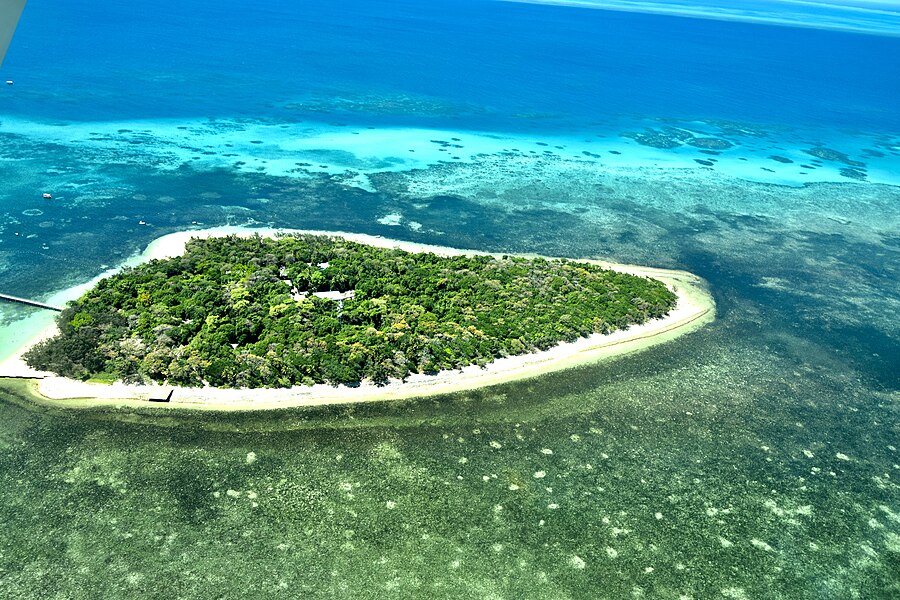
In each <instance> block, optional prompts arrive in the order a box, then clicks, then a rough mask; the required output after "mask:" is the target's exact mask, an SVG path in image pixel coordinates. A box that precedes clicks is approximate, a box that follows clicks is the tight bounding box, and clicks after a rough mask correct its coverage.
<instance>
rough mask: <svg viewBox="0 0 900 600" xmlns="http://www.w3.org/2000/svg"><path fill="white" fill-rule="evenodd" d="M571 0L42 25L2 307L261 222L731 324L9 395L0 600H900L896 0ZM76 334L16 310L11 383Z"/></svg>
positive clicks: (50, 3) (179, 7)
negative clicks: (651, 269)
mask: <svg viewBox="0 0 900 600" xmlns="http://www.w3.org/2000/svg"><path fill="white" fill-rule="evenodd" d="M583 3H584V4H587V5H591V7H579V6H574V5H573V4H577V3H572V2H567V1H566V0H559V2H557V3H549V2H548V3H541V2H501V1H492V0H419V1H414V0H393V1H387V0H368V1H365V2H364V1H360V0H344V1H341V2H336V1H324V0H308V1H301V2H286V1H274V0H258V1H256V2H238V1H236V0H216V1H213V0H180V1H178V2H175V1H174V0H156V1H152V2H151V1H149V0H133V1H130V2H112V1H109V0H90V1H89V0H70V1H66V2H63V1H61V0H44V1H40V0H32V1H31V2H29V3H28V5H27V6H26V8H25V11H24V13H23V16H22V19H21V22H20V24H19V28H18V31H17V33H16V35H15V38H14V39H13V42H12V44H11V46H10V49H9V51H8V54H7V56H6V59H5V61H4V63H3V64H2V67H0V82H2V81H10V82H11V83H10V84H0V293H5V294H15V295H17V296H26V297H32V298H37V299H42V300H45V301H48V302H50V303H57V304H62V303H64V302H65V301H67V300H68V299H71V298H72V296H73V294H74V295H77V293H78V292H77V291H74V292H73V291H71V290H70V289H69V288H71V287H72V286H77V285H79V284H86V283H87V282H88V281H89V280H91V279H92V278H94V277H98V276H100V275H102V274H103V273H105V272H108V270H110V269H115V268H118V267H119V266H120V265H122V264H123V263H124V262H125V261H126V260H129V259H130V260H131V261H132V262H134V261H137V260H138V255H139V254H140V253H141V252H142V251H143V250H144V249H145V248H146V247H147V245H148V244H149V243H150V242H152V241H153V240H155V239H157V238H159V237H160V236H163V235H165V234H169V233H173V232H177V231H184V230H195V229H204V228H208V227H217V226H231V227H251V228H253V227H260V226H266V227H277V228H299V229H315V230H324V231H344V232H353V233H365V234H373V235H380V236H384V237H385V238H390V239H402V240H405V241H412V242H421V243H428V244H437V245H441V246H451V247H457V248H470V249H476V250H483V251H492V252H503V253H506V252H510V253H512V252H519V253H537V254H542V255H547V256H565V257H571V258H585V257H591V258H605V259H610V260H613V261H615V262H621V263H631V264H641V265H652V266H659V267H664V268H675V269H683V270H687V271H690V272H692V273H694V274H696V275H698V276H700V277H702V278H703V279H704V280H705V282H706V284H707V285H708V287H709V290H710V291H711V293H712V294H713V296H714V297H715V300H716V304H717V308H716V319H715V321H714V322H712V323H710V324H708V325H705V326H704V327H703V328H702V329H700V330H698V331H696V332H694V333H691V334H688V335H685V336H682V337H679V338H677V339H675V340H673V341H670V342H667V343H664V344H660V345H657V346H654V347H652V348H650V349H648V350H645V351H642V352H639V353H635V354H630V355H627V356H623V357H620V358H618V359H615V360H609V361H605V362H600V363H598V364H594V365H589V366H585V367H581V368H577V369H570V370H566V371H560V372H557V373H553V374H549V375H545V376H541V377H537V378H533V379H528V380H524V381H518V382H512V383H508V384H503V385H496V386H492V387H488V388H484V389H480V390H474V391H471V392H463V393H458V394H452V395H448V396H445V397H437V398H429V399H414V400H409V401H389V402H383V403H369V404H358V405H345V406H334V407H310V408H302V409H301V408H298V409H290V410H288V409H285V410H279V411H271V412H260V411H256V412H243V413H241V412H236V413H215V412H207V413H203V414H194V413H190V412H186V411H182V412H177V411H176V412H175V413H171V414H170V413H167V412H160V411H153V410H146V411H144V410H140V409H124V408H119V407H117V406H116V404H115V403H111V404H109V405H105V406H100V407H97V408H92V409H73V408H71V407H64V408H62V407H58V406H57V407H48V406H45V405H42V404H38V403H35V402H34V401H33V398H32V397H31V396H29V393H28V387H27V385H28V384H29V382H27V381H22V380H13V379H8V378H4V377H0V598H16V599H20V598H21V599H27V598H39V599H42V600H43V599H45V598H127V599H129V600H131V599H135V598H165V599H169V598H227V599H231V598H235V599H238V598H240V599H243V598H285V599H295V598H379V599H380V598H404V599H406V598H459V599H465V600H469V599H471V598H486V599H487V598H491V599H499V598H535V599H544V598H547V599H582V598H584V599H591V600H594V599H610V600H618V599H621V598H628V597H631V598H648V599H657V598H661V599H673V600H674V599H678V600H682V599H685V598H691V599H695V600H700V599H707V598H727V599H736V600H741V599H750V598H752V599H770V598H771V599H792V600H793V599H809V600H821V599H841V600H843V599H852V598H859V599H865V600H870V599H876V600H880V599H884V600H888V599H891V600H893V599H896V598H900V450H898V448H900V318H898V317H900V284H898V282H900V8H898V4H897V3H896V2H884V1H878V0H845V1H838V0H820V1H819V2H808V3H807V2H789V1H787V0H759V1H752V0H732V1H728V0H697V1H696V2H685V3H679V2H677V1H676V0H659V1H657V2H645V1H641V0H635V1H633V2H632V1H628V0H608V1H607V0H584V2H583ZM598 7H599V8H598ZM602 7H607V8H609V7H615V8H619V9H623V10H607V9H604V8H602ZM660 13H663V14H660ZM688 14H690V16H687V15H688ZM44 194H46V195H48V196H50V198H47V197H45V196H44ZM61 290H62V291H61ZM67 290H68V291H67ZM53 314H55V313H53ZM53 314H51V313H49V312H46V311H38V310H36V309H26V308H23V307H21V306H17V305H13V304H8V303H4V304H0V375H2V373H3V372H4V371H3V369H4V368H6V367H5V366H4V364H3V359H5V358H6V357H7V356H9V355H11V354H13V353H14V351H16V350H17V349H19V348H20V347H22V346H23V345H24V344H25V342H27V341H28V340H29V339H31V338H32V337H33V336H34V335H35V334H36V333H37V332H39V331H40V330H42V329H43V328H45V327H46V326H47V325H48V324H51V323H52V318H53ZM123 346H124V344H123ZM123 351H125V350H123Z"/></svg>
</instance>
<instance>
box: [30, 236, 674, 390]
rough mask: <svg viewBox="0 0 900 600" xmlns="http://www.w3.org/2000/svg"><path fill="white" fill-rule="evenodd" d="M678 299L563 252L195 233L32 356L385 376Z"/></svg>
mask: <svg viewBox="0 0 900 600" xmlns="http://www.w3.org/2000/svg"><path fill="white" fill-rule="evenodd" d="M329 292H330V294H329ZM675 301H676V295H675V294H674V293H673V292H671V291H670V290H668V289H667V288H666V286H665V285H664V284H663V283H661V282H659V281H656V280H653V279H649V278H644V277H637V276H634V275H629V274H625V273H620V272H617V271H611V270H607V269H603V268H601V267H599V266H596V265H591V264H587V263H578V262H570V261H567V260H548V259H543V258H531V259H526V258H522V257H507V256H504V257H502V258H495V257H492V256H488V255H477V256H453V257H441V256H437V255H435V254H432V253H409V252H405V251H402V250H398V249H385V248H376V247H373V246H368V245H364V244H359V243H356V242H351V241H347V240H344V239H342V238H336V237H327V236H315V235H292V236H284V237H280V238H277V239H270V238H263V237H259V236H255V237H252V238H241V237H237V236H228V237H220V238H208V239H194V240H191V241H190V242H189V243H188V245H187V247H186V251H185V254H184V255H183V256H180V257H176V258H171V259H166V260H153V261H151V262H149V263H146V264H144V265H141V266H139V267H136V268H134V269H128V270H125V271H123V272H121V273H119V274H117V275H114V276H112V277H110V278H108V279H105V280H102V281H101V282H99V283H98V284H97V285H96V286H95V287H94V288H93V289H92V290H90V291H88V292H87V293H86V294H85V295H84V296H82V297H81V298H80V299H79V300H77V301H75V302H73V303H71V304H70V306H69V307H67V308H66V310H65V311H63V313H61V315H60V317H59V321H58V324H59V329H60V334H59V335H57V336H56V337H54V338H52V339H50V340H47V341H45V342H42V343H41V344H39V345H37V346H35V347H34V348H33V349H32V350H31V351H30V352H29V353H28V354H27V355H26V359H27V360H28V362H29V363H30V364H31V365H32V366H34V367H37V368H40V369H44V370H50V371H54V372H56V373H59V374H61V375H64V376H69V377H77V378H82V379H87V378H91V377H94V378H104V379H122V380H124V381H131V382H135V381H148V380H154V381H168V382H169V383H173V384H179V385H188V386H191V385H203V384H209V385H213V386H218V387H236V386H239V387H289V386H292V385H297V384H314V383H358V382H360V381H362V380H372V381H375V382H384V381H386V380H387V379H388V378H390V377H396V378H400V379H404V378H406V377H407V376H408V375H409V374H410V373H433V372H437V371H440V370H445V369H456V368H460V367H464V366H467V365H471V364H479V365H484V364H487V363H488V362H490V361H492V360H493V359H495V358H498V357H503V356H509V355H517V354H524V353H528V352H534V351H540V350H546V349H548V348H551V347H553V346H554V345H556V344H557V343H558V342H561V341H574V340H576V339H578V338H580V337H586V336H588V335H591V334H594V333H608V332H610V331H613V330H615V329H624V328H627V327H628V326H629V325H631V324H637V323H643V322H645V321H647V320H649V319H653V318H659V317H662V316H664V315H666V314H667V313H668V312H669V311H670V310H671V309H672V308H673V307H674V305H675Z"/></svg>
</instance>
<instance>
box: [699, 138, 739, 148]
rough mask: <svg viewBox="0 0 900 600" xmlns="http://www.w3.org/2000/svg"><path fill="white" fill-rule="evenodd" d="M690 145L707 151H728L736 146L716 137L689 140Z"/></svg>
mask: <svg viewBox="0 0 900 600" xmlns="http://www.w3.org/2000/svg"><path fill="white" fill-rule="evenodd" d="M688 144H690V145H691V146H694V147H695V148H705V149H707V150H728V149H729V148H731V147H732V146H734V144H732V143H731V142H729V141H728V140H723V139H722V138H714V137H696V138H693V139H691V140H688Z"/></svg>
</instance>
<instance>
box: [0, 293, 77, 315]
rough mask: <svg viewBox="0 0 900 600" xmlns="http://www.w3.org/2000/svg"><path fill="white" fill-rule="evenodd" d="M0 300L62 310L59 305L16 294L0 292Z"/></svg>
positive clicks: (57, 310)
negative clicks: (20, 296)
mask: <svg viewBox="0 0 900 600" xmlns="http://www.w3.org/2000/svg"><path fill="white" fill-rule="evenodd" d="M0 300H6V301H8V302H18V303H19V304H25V305H27V306H34V307H37V308H43V309H46V310H55V311H56V312H62V310H63V309H62V307H61V306H51V305H50V304H44V303H43V302H38V301H37V300H29V299H27V298H19V297H18V296H10V295H9V294H0Z"/></svg>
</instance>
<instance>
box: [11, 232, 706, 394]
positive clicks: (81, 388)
mask: <svg viewBox="0 0 900 600" xmlns="http://www.w3.org/2000/svg"><path fill="white" fill-rule="evenodd" d="M277 233H311V234H319V235H322V234H324V235H335V236H341V237H344V238H346V239H348V240H352V241H355V242H360V243H363V244H369V245H372V246H379V247H385V248H400V249H402V250H406V251H410V252H433V253H435V254H439V255H443V256H454V255H463V254H486V253H484V252H479V251H475V250H461V249H456V248H445V247H441V246H431V245H427V244H416V243H412V242H404V241H398V240H391V239H386V238H383V237H380V236H371V235H364V234H355V233H346V232H340V231H306V230H288V229H269V228H267V229H246V228H239V227H219V228H213V229H205V230H198V231H183V232H178V233H173V234H170V235H166V236H163V237H161V238H159V239H157V240H155V241H153V242H152V243H151V244H150V245H149V246H148V247H147V249H146V251H144V252H143V253H142V254H141V255H140V257H139V259H140V260H141V261H147V260H151V259H154V258H168V257H173V256H178V255H180V254H182V253H183V252H184V247H185V244H186V243H187V241H188V240H189V239H191V238H192V237H212V236H222V235H229V234H237V235H243V236H251V235H254V234H259V235H263V236H272V235H275V234H277ZM495 256H501V255H499V254H495ZM532 256H533V255H532ZM584 262H590V263H594V264H598V265H601V266H603V267H606V268H610V269H615V270H617V271H621V272H625V273H631V274H634V275H640V276H647V277H653V278H655V279H659V280H660V281H662V282H664V283H665V284H666V285H667V286H669V288H670V289H672V290H673V291H675V293H676V294H677V295H678V304H677V306H676V308H675V309H674V310H673V311H672V312H671V313H670V314H669V315H668V316H666V317H665V318H663V319H657V320H654V321H650V322H648V323H644V324H643V325H636V326H632V327H631V328H629V329H628V330H625V331H615V332H613V333H611V334H609V335H602V334H595V335H592V336H590V337H588V338H583V339H580V340H578V341H576V342H573V343H561V344H559V345H558V346H556V347H554V348H552V349H550V350H548V351H546V352H539V353H534V354H525V355H521V356H511V357H507V358H501V359H498V360H495V361H494V362H492V363H491V364H489V365H487V367H485V368H480V367H478V366H469V367H466V368H464V369H461V370H457V371H442V372H440V373H438V374H437V375H419V374H417V375H412V376H410V377H409V378H408V379H407V380H406V381H404V382H401V381H392V382H390V383H389V384H387V385H383V386H377V385H374V384H372V383H366V382H364V383H362V384H361V385H359V386H358V387H348V386H343V385H339V386H331V385H325V384H321V385H314V386H300V387H293V388H289V389H252V390H249V389H218V388H174V390H175V392H174V394H173V395H172V400H171V402H169V403H150V402H148V401H149V399H150V398H160V397H165V396H166V395H167V394H168V393H169V391H171V390H172V389H173V387H172V386H161V385H128V384H123V383H115V384H112V385H105V384H98V383H85V382H81V381H76V380H72V379H67V378H64V377H57V376H55V375H52V374H49V373H40V372H36V371H34V370H33V369H31V368H29V367H28V366H27V365H25V364H24V362H22V360H21V356H22V354H23V353H24V352H25V351H26V350H27V349H28V348H30V347H31V346H32V345H34V344H35V343H37V342H38V341H39V340H41V339H45V338H46V337H48V336H51V335H53V334H54V333H55V328H53V327H51V328H48V329H47V330H45V331H43V332H41V333H40V334H39V335H38V336H36V337H35V338H34V339H32V340H30V341H29V342H28V343H27V344H25V345H23V347H22V348H20V349H19V350H18V351H17V352H16V354H15V355H13V356H12V357H10V358H9V359H7V360H6V361H4V362H3V363H2V364H0V377H20V378H22V377H25V378H35V384H36V385H35V394H34V396H35V401H37V402H39V403H41V404H50V405H53V406H58V407H69V408H90V407H99V406H121V407H134V406H141V407H154V408H159V409H161V410H172V409H179V408H182V409H194V410H219V411H222V410H264V409H276V408H287V407H297V406H315V405H325V404H348V403H356V402H370V401H378V400H400V399H408V398H417V397H424V396H435V395H441V394H448V393H453V392H460V391H464V390H472V389H477V388H482V387H487V386H492V385H497V384H501V383H505V382H509V381H514V380H519V379H526V378H530V377H534V376H537V375H541V374H544V373H549V372H552V371H559V370H563V369H566V368H570V367H574V366H578V365H584V364H588V363H592V362H596V361H599V360H602V359H608V358H612V357H616V356H621V355H624V354H629V353H632V352H637V351H640V350H643V349H645V348H648V347H650V346H653V345H655V344H659V343H662V342H666V341H669V340H672V339H674V338H676V337H679V336H681V335H684V334H686V333H689V332H691V331H694V330H696V329H698V328H700V327H702V326H703V325H704V324H706V323H709V322H711V321H712V320H713V319H714V318H715V302H714V301H713V298H712V296H711V295H710V293H709V291H708V290H707V289H706V287H705V283H704V281H703V280H702V279H700V278H699V277H697V276H696V275H693V274H691V273H688V272H686V271H673V270H668V269H655V268H651V267H640V266H634V265H621V264H616V263H610V262H605V261H598V260H587V259H584ZM129 264H134V261H132V260H130V261H129Z"/></svg>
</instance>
